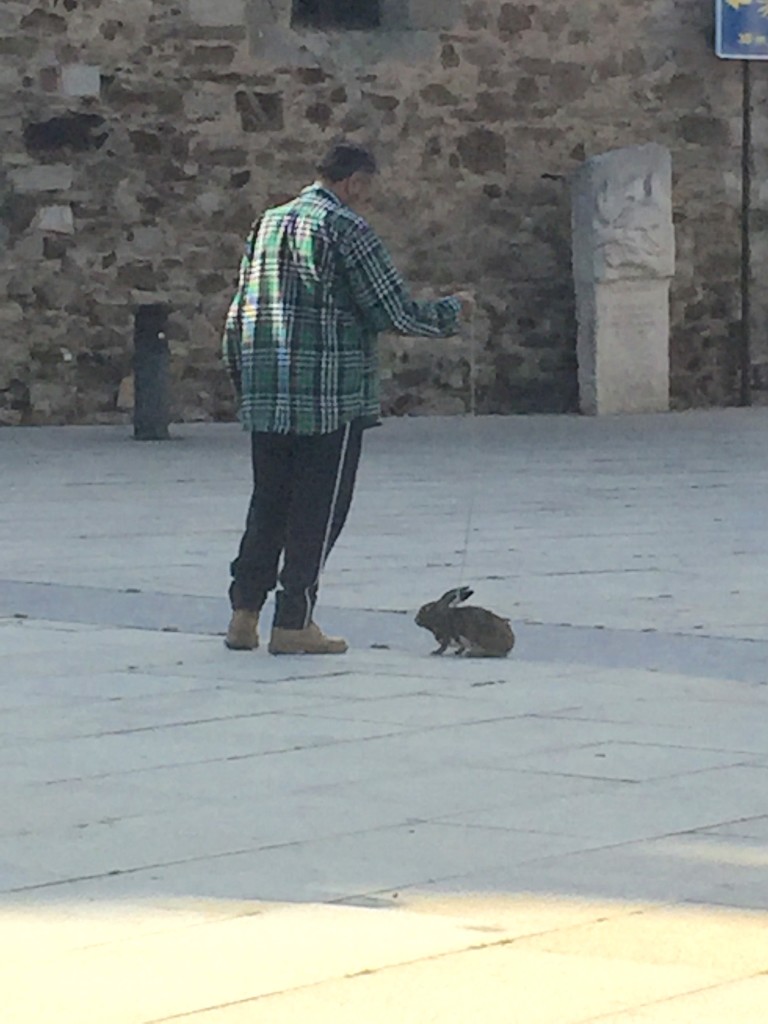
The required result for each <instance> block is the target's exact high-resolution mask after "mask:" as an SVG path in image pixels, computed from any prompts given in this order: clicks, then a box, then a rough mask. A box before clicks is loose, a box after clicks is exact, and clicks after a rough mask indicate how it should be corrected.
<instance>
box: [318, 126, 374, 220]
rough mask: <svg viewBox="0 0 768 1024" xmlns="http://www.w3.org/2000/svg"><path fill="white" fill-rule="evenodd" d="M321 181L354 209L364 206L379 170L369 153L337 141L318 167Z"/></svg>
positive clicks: (353, 144) (363, 148)
mask: <svg viewBox="0 0 768 1024" xmlns="http://www.w3.org/2000/svg"><path fill="white" fill-rule="evenodd" d="M317 170H318V173H319V175H320V180H321V181H322V183H323V184H324V185H325V186H326V187H327V188H330V189H331V190H332V191H333V192H335V193H336V195H337V196H338V197H339V199H341V201H342V202H344V203H346V204H347V206H351V207H352V208H353V209H354V208H357V207H360V206H365V204H366V203H367V202H368V198H369V196H370V192H371V185H372V183H373V176H374V174H376V171H377V170H378V168H377V166H376V160H375V158H374V156H373V153H371V151H370V150H368V149H366V148H365V147H364V146H358V145H357V144H356V143H354V142H337V143H335V144H334V145H333V146H331V148H330V149H329V150H328V152H327V153H326V155H325V157H324V158H323V160H322V161H321V162H320V164H319V165H318V168H317Z"/></svg>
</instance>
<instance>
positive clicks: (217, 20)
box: [189, 0, 245, 28]
mask: <svg viewBox="0 0 768 1024" xmlns="http://www.w3.org/2000/svg"><path fill="white" fill-rule="evenodd" d="M189 16H190V18H191V19H192V21H194V22H195V24H197V25H204V26H206V27H214V28H216V27H220V26H227V25H243V24H245V0H189Z"/></svg>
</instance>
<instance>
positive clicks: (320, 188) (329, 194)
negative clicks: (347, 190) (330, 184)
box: [302, 181, 344, 206]
mask: <svg viewBox="0 0 768 1024" xmlns="http://www.w3.org/2000/svg"><path fill="white" fill-rule="evenodd" d="M307 192H322V194H323V195H324V196H325V197H326V198H327V199H330V201H331V202H332V203H333V205H334V206H344V201H343V200H341V199H339V197H338V196H337V195H336V193H335V192H333V191H332V190H331V189H329V188H326V187H325V185H323V184H322V182H320V181H315V182H313V183H312V184H311V185H307V187H306V188H305V189H304V191H303V192H302V195H305V194H306V193H307Z"/></svg>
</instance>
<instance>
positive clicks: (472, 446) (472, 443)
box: [459, 305, 478, 587]
mask: <svg viewBox="0 0 768 1024" xmlns="http://www.w3.org/2000/svg"><path fill="white" fill-rule="evenodd" d="M475 319H476V317H475V307H474V305H473V307H472V315H471V317H470V320H469V409H468V410H467V411H466V412H465V413H464V419H465V420H467V419H468V420H469V424H470V426H469V430H468V431H467V433H468V437H469V450H470V453H471V454H472V455H473V456H474V455H477V451H478V443H477V441H478V439H477V335H476V330H475ZM476 497H477V487H476V480H475V474H474V473H470V474H469V500H468V501H467V521H466V525H465V528H464V547H463V548H462V552H461V568H460V572H459V587H463V586H464V579H465V574H466V570H467V558H468V557H469V541H470V537H471V535H472V520H473V518H474V512H475V500H476Z"/></svg>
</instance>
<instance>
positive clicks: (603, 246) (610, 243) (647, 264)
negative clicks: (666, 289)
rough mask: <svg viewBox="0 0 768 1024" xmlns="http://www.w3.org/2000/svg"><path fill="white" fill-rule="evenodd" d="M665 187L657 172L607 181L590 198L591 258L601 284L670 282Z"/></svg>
mask: <svg viewBox="0 0 768 1024" xmlns="http://www.w3.org/2000/svg"><path fill="white" fill-rule="evenodd" d="M668 206H669V188H668V187H665V184H664V183H663V182H662V180H661V175H660V174H659V173H658V171H654V170H647V171H646V173H641V174H638V173H637V171H635V170H633V169H632V168H629V169H628V171H627V173H626V174H623V175H621V176H619V177H618V180H617V178H616V177H615V176H612V177H610V178H609V177H606V178H605V180H604V181H603V182H602V183H601V185H600V187H599V190H598V192H597V196H596V197H595V255H596V258H597V259H598V260H601V261H602V264H603V267H604V279H605V280H609V279H611V278H614V277H616V278H620V277H669V276H671V273H672V271H671V268H670V266H669V248H670V241H669V231H668V224H669V214H668Z"/></svg>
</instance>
